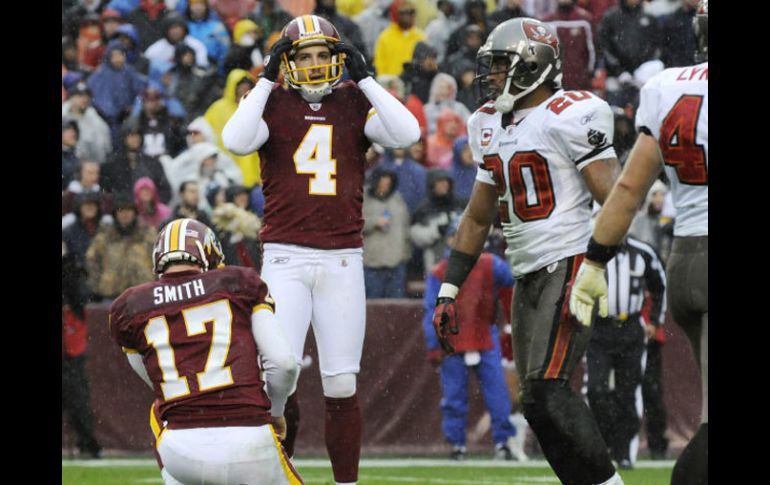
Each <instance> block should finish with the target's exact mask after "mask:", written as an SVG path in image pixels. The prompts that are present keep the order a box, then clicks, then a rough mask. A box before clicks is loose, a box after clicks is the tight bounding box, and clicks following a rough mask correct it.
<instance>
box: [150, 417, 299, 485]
mask: <svg viewBox="0 0 770 485" xmlns="http://www.w3.org/2000/svg"><path fill="white" fill-rule="evenodd" d="M157 449H158V454H159V455H160V458H161V460H162V461H163V478H164V481H165V483H166V485H171V484H173V485H176V484H179V483H181V484H184V485H204V484H205V485H278V484H281V485H296V484H301V483H302V480H301V479H300V478H299V476H298V475H297V473H296V471H294V468H293V467H292V466H291V465H290V462H289V459H288V458H287V457H286V455H285V454H284V453H283V449H282V448H281V446H280V444H279V442H278V437H277V436H275V434H274V433H273V430H272V427H271V426H270V425H263V426H256V427H255V426H230V427H222V428H192V429H166V430H164V431H163V434H162V435H161V439H160V443H159V444H158V448H157Z"/></svg>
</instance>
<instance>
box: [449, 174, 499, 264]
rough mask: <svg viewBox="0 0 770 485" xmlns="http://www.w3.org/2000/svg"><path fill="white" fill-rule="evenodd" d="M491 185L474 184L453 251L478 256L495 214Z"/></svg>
mask: <svg viewBox="0 0 770 485" xmlns="http://www.w3.org/2000/svg"><path fill="white" fill-rule="evenodd" d="M495 190H496V189H495V187H494V186H493V185H489V184H485V183H482V182H476V184H475V185H474V186H473V193H472V194H471V200H470V202H468V207H466V209H465V212H464V213H463V217H462V219H461V220H460V226H459V227H458V229H457V235H456V236H455V242H454V246H453V249H455V250H457V251H460V252H463V253H465V254H470V255H472V256H478V255H479V254H481V250H482V249H483V248H484V241H486V239H487V236H488V235H489V226H491V225H492V223H493V222H494V221H495V215H496V214H497V204H498V202H497V192H496V191H495Z"/></svg>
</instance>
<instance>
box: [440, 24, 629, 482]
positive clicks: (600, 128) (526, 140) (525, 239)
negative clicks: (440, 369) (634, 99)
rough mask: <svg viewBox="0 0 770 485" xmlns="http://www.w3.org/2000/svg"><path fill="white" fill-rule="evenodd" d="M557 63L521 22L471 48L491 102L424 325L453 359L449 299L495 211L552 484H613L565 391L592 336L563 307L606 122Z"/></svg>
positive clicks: (591, 433) (546, 44)
mask: <svg viewBox="0 0 770 485" xmlns="http://www.w3.org/2000/svg"><path fill="white" fill-rule="evenodd" d="M562 56H563V53H562V45H561V44H560V43H559V40H558V37H557V35H556V33H555V31H554V30H553V29H552V28H551V27H549V26H548V25H546V24H544V23H542V22H540V21H538V20H535V19H530V18H516V19H512V20H508V21H506V22H503V23H502V24H500V25H499V26H497V27H496V28H495V29H494V30H493V31H492V32H491V33H490V35H489V37H488V38H487V42H486V44H485V45H484V46H482V47H481V48H480V49H479V53H478V55H477V62H478V68H479V78H480V79H481V80H482V81H483V83H484V84H486V85H487V90H488V95H489V97H490V99H492V100H494V102H491V101H490V102H489V103H487V104H485V105H484V106H482V108H481V109H480V110H479V111H477V112H476V113H474V115H473V116H472V117H471V119H470V120H469V139H470V145H471V149H472V151H473V155H474V158H475V160H476V161H477V163H479V165H480V168H479V170H478V174H477V177H476V184H475V186H474V189H473V193H472V195H471V200H470V202H469V204H468V208H467V209H466V211H465V213H464V214H463V217H462V219H461V222H460V227H459V230H458V233H457V236H456V242H455V244H454V247H453V249H452V252H451V254H450V257H449V266H448V268H447V271H446V275H445V278H444V282H443V283H442V286H441V289H440V291H439V297H438V299H437V304H436V311H435V313H434V326H435V328H436V333H437V334H438V336H439V338H440V339H442V340H443V341H444V342H445V343H447V344H448V347H447V348H448V349H450V350H451V349H452V347H451V346H452V341H453V336H454V335H455V333H456V332H455V330H456V326H457V325H458V324H462V315H460V316H459V318H458V317H457V314H456V309H455V302H454V300H455V297H456V295H457V292H458V289H459V287H460V286H462V283H463V281H464V280H465V278H466V276H467V274H468V271H469V270H470V268H472V267H473V264H474V263H475V261H476V258H477V257H478V255H479V253H480V252H481V249H482V246H483V243H484V240H485V238H486V234H487V232H488V230H489V226H490V225H491V224H492V222H494V220H495V217H496V215H497V213H498V209H499V213H500V218H501V221H502V225H503V231H504V233H505V236H506V240H507V243H508V249H507V252H506V254H507V256H508V259H509V262H510V264H511V266H512V268H513V272H514V274H515V275H516V276H517V283H516V293H515V296H514V301H513V308H512V327H513V346H514V349H515V358H516V368H517V371H518V373H519V376H520V381H521V382H522V383H523V384H522V396H521V403H522V407H523V409H524V415H525V417H526V418H527V421H528V422H529V424H530V426H531V428H532V430H533V431H534V433H535V435H536V436H537V439H538V441H539V442H540V446H541V448H542V449H543V452H544V454H545V456H546V459H547V460H548V462H549V463H550V464H551V466H552V467H553V469H554V471H555V472H556V474H557V476H558V477H559V479H560V480H561V481H562V483H565V484H575V485H589V484H591V485H594V484H622V483H623V481H622V479H621V478H620V475H618V474H617V472H616V471H615V468H614V467H613V465H612V461H611V460H610V456H609V453H608V451H607V446H606V444H605V442H604V440H603V439H602V436H601V433H600V431H599V428H598V426H597V424H596V421H595V419H594V417H593V415H592V413H591V411H590V410H589V409H588V407H587V406H586V404H585V403H584V402H583V400H582V399H581V398H580V397H579V396H578V395H576V394H575V393H573V392H572V390H571V389H570V386H569V378H570V376H571V375H572V373H573V370H574V369H575V365H576V364H577V362H578V361H579V360H580V358H581V357H582V355H583V354H584V353H585V350H586V347H587V344H588V340H589V337H590V328H588V327H583V326H581V325H579V324H578V323H577V321H576V320H575V319H574V318H572V317H571V316H570V314H569V311H568V309H567V301H568V297H567V293H568V291H569V287H570V284H571V280H572V278H573V276H574V274H575V273H576V272H577V268H578V267H579V266H580V262H581V260H582V253H583V252H584V251H585V246H586V244H587V242H588V239H589V237H590V217H591V203H592V199H595V200H597V201H599V202H600V203H601V202H603V201H604V199H605V197H606V196H607V194H609V191H610V189H611V187H612V184H613V183H614V181H615V178H616V177H617V173H618V172H619V164H618V161H617V158H616V156H615V151H614V149H613V147H612V138H613V115H612V112H611V110H610V107H609V106H608V105H607V103H605V102H604V101H603V100H601V99H599V98H597V97H596V96H594V95H593V94H591V93H588V92H586V91H566V92H565V91H563V90H562V89H561V63H562ZM492 110H495V112H493V111H492Z"/></svg>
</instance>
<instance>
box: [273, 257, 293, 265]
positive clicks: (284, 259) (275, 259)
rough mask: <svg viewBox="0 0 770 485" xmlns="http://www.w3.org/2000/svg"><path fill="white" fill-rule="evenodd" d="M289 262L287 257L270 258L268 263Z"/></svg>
mask: <svg viewBox="0 0 770 485" xmlns="http://www.w3.org/2000/svg"><path fill="white" fill-rule="evenodd" d="M288 262H289V258H271V259H270V264H286V263H288Z"/></svg>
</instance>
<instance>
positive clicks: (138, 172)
mask: <svg viewBox="0 0 770 485" xmlns="http://www.w3.org/2000/svg"><path fill="white" fill-rule="evenodd" d="M122 131H123V138H122V140H121V143H120V145H119V146H120V149H119V151H117V152H116V153H115V154H114V155H113V157H112V159H111V161H109V162H107V163H105V164H104V166H103V167H102V173H101V185H102V188H103V189H104V191H105V192H107V193H110V194H113V195H114V196H117V195H123V196H127V197H129V198H132V196H133V191H134V184H136V181H137V180H139V179H140V178H142V177H149V178H150V179H152V181H153V182H154V183H155V186H156V187H157V188H158V194H159V195H160V200H161V201H162V202H164V203H165V202H168V201H169V200H170V199H171V187H170V186H169V184H168V180H167V179H166V174H165V172H164V171H163V166H162V165H161V164H160V162H159V161H158V159H157V158H155V157H150V156H148V155H146V154H144V153H143V152H142V143H143V139H142V132H141V130H140V129H139V126H137V125H136V124H134V123H126V126H124V127H123V130H122Z"/></svg>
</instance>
